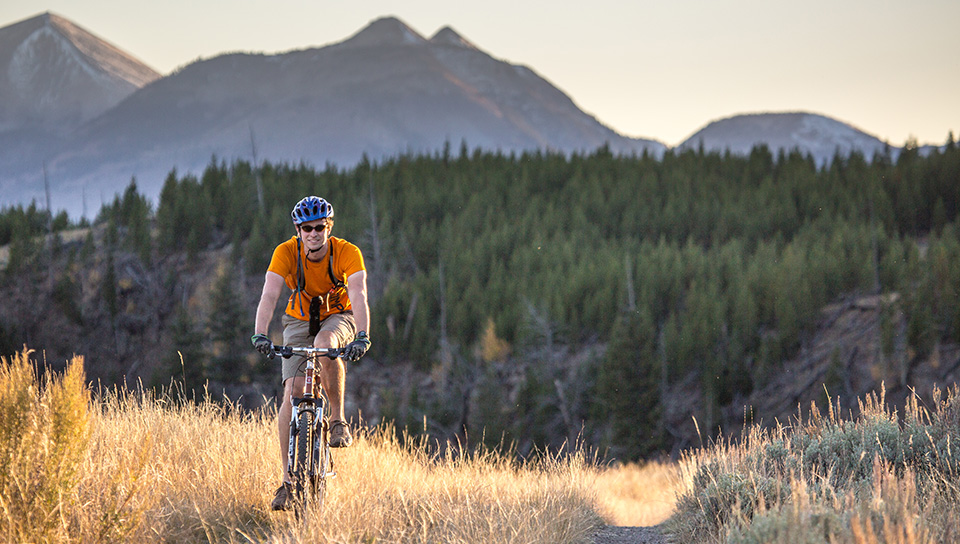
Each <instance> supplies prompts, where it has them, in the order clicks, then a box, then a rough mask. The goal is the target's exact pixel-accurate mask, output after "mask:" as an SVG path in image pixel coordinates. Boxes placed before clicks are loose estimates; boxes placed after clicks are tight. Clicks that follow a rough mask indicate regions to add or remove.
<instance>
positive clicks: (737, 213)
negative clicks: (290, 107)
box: [0, 146, 960, 459]
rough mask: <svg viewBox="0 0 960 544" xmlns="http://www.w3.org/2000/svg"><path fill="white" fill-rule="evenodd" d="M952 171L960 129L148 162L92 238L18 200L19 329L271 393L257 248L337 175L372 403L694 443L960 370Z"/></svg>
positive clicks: (95, 358) (360, 396)
mask: <svg viewBox="0 0 960 544" xmlns="http://www.w3.org/2000/svg"><path fill="white" fill-rule="evenodd" d="M957 179H960V154H958V151H957V148H956V146H952V147H948V148H947V150H946V152H945V153H944V154H943V155H940V154H931V155H930V156H928V157H922V156H920V155H919V154H917V153H916V152H915V151H913V152H905V153H903V154H901V156H900V157H899V158H898V160H897V162H896V163H890V162H884V161H879V162H877V163H874V164H867V163H865V162H864V161H862V160H858V158H857V157H853V158H851V159H850V160H848V161H838V162H835V163H833V164H832V165H831V167H830V168H828V169H822V168H817V167H816V165H815V164H814V163H813V161H811V160H810V159H809V158H807V157H804V156H802V155H800V154H797V153H793V154H790V155H788V156H786V157H785V158H784V160H783V161H774V160H773V158H772V156H771V155H770V154H769V153H766V154H765V153H764V152H763V150H757V151H755V152H753V153H751V155H750V156H749V157H740V156H735V155H731V156H727V155H720V154H703V153H700V152H695V151H688V152H684V153H682V154H679V155H674V154H673V153H667V154H665V155H664V157H663V159H661V160H656V159H653V158H650V157H617V156H614V155H613V154H611V153H610V152H609V151H604V150H600V151H598V152H597V153H595V154H593V155H589V156H578V157H567V156H564V155H559V154H556V155H543V154H528V155H523V156H521V157H506V156H503V155H500V154H477V153H474V154H470V153H469V152H467V151H466V150H462V152H461V153H460V154H459V155H452V154H451V155H449V156H437V157H434V156H429V157H427V156H421V157H414V158H402V159H398V160H395V161H390V162H387V163H384V164H380V165H373V164H364V165H361V166H360V167H358V168H356V169H354V170H345V171H339V170H333V169H327V170H324V171H322V172H318V171H315V170H312V169H310V168H308V167H305V166H303V165H300V166H297V167H291V166H289V165H272V164H265V165H263V166H262V167H261V168H259V169H256V170H254V169H251V168H250V165H249V164H248V163H244V162H238V163H234V164H232V165H227V164H226V163H211V164H210V165H209V166H208V168H207V169H206V170H205V172H204V174H203V176H202V177H201V178H199V179H198V178H195V177H193V176H190V175H185V176H182V177H178V176H171V177H170V178H169V179H168V181H167V183H166V184H165V186H164V189H163V191H162V198H161V201H160V204H159V206H158V207H157V208H156V209H152V208H151V206H150V204H149V202H148V201H147V200H146V198H145V197H144V196H143V195H142V194H140V193H139V191H138V189H137V186H136V185H135V184H131V185H130V186H129V187H128V188H127V190H125V191H124V194H123V195H118V196H117V198H116V199H115V200H114V202H113V203H112V204H110V205H109V206H107V207H106V208H105V209H104V211H103V213H102V214H101V217H100V218H99V220H98V221H97V223H96V224H95V225H94V228H93V229H92V230H91V231H90V233H89V235H87V236H84V237H83V239H82V240H79V241H74V242H67V241H65V240H66V237H65V234H64V229H66V228H67V227H68V226H69V225H68V221H67V219H66V217H65V216H63V217H60V216H58V217H57V218H54V219H53V221H52V222H51V221H50V218H49V217H46V216H45V215H44V212H42V211H40V210H37V209H36V208H30V209H16V210H12V211H10V212H7V213H4V214H0V242H6V241H9V242H10V247H9V249H8V253H7V255H8V262H7V265H6V270H5V274H4V281H3V284H2V286H0V288H2V292H0V295H2V296H3V297H4V300H6V301H9V302H8V304H7V306H5V307H6V308H7V311H6V312H5V313H4V314H3V315H2V316H0V348H2V349H3V350H6V352H10V351H11V350H15V349H19V348H20V347H22V345H23V344H24V343H26V344H28V345H30V346H38V347H42V349H44V350H45V351H46V355H47V358H48V360H49V361H54V362H56V361H62V360H64V359H65V358H67V357H69V356H70V354H71V353H74V352H78V351H79V352H82V353H84V354H85V355H86V356H87V357H88V360H90V361H91V369H90V372H91V375H92V376H93V377H95V378H100V379H101V380H103V381H105V382H107V383H119V382H122V381H124V380H126V381H127V383H130V382H135V381H136V380H137V379H138V378H141V379H143V380H144V381H145V383H155V384H162V383H168V382H169V381H170V380H171V379H174V380H177V381H181V382H185V383H186V384H187V386H188V387H191V388H199V387H202V385H203V384H204V382H206V381H209V382H210V383H211V384H212V385H213V386H215V387H221V386H224V385H228V386H229V387H228V389H229V394H230V395H232V396H237V395H240V394H243V396H244V399H245V400H244V402H245V403H249V404H256V403H257V402H258V399H260V397H261V395H263V394H266V395H267V396H268V397H270V396H272V394H273V393H272V391H274V390H275V385H276V382H275V376H274V374H273V370H274V369H273V367H272V366H270V365H269V363H267V362H266V361H265V360H262V359H261V358H258V357H257V356H256V355H255V354H254V353H253V351H252V349H251V348H250V346H249V345H248V340H247V339H248V337H249V327H250V316H251V315H253V311H254V308H255V306H256V302H257V299H258V295H259V290H260V286H261V285H262V278H263V271H264V268H265V267H266V263H267V262H269V258H270V255H271V252H272V249H273V247H274V246H275V245H276V244H277V243H278V241H279V240H284V239H286V238H287V237H289V236H290V235H291V233H292V229H291V225H290V222H289V221H290V220H289V206H290V202H295V201H296V200H297V199H298V198H299V197H300V196H302V195H303V194H310V193H312V192H314V191H316V189H317V188H322V189H323V193H322V194H323V196H324V197H325V198H328V199H329V200H330V201H331V202H334V203H335V205H336V207H337V217H338V220H337V226H336V229H335V232H334V236H342V237H344V238H346V239H348V240H351V241H355V242H356V243H357V244H358V245H359V246H360V247H361V248H362V250H363V252H364V256H365V262H366V266H367V268H368V271H369V275H370V280H369V282H368V287H369V290H370V296H371V300H372V302H371V304H372V313H373V323H372V331H373V335H372V336H373V341H374V344H373V347H372V350H371V352H370V353H369V354H368V356H367V357H365V359H364V361H363V362H362V363H361V364H359V365H354V366H352V367H351V378H350V380H349V384H350V385H349V387H350V388H351V391H350V396H349V397H348V398H349V399H350V400H348V410H350V413H352V414H356V415H357V416H359V415H360V414H361V413H362V414H363V417H364V418H366V419H367V420H369V421H372V422H377V421H382V420H392V421H396V422H398V423H399V424H400V425H401V426H409V427H410V428H416V429H423V431H422V432H425V433H427V434H430V435H431V436H441V437H450V436H460V437H464V436H466V437H469V436H473V437H474V440H482V441H483V442H485V443H488V445H495V444H496V443H499V442H500V440H501V439H503V440H505V441H506V442H507V443H513V444H515V445H516V448H517V450H518V451H519V452H521V453H524V452H529V451H532V450H533V449H535V448H537V447H547V448H552V447H560V446H561V445H562V444H563V443H564V441H572V440H577V439H580V440H582V441H583V442H584V443H585V444H589V445H591V446H596V447H598V448H600V449H601V450H603V451H605V452H608V454H609V455H610V456H612V457H616V458H628V459H636V458H639V457H643V456H647V455H652V454H655V453H656V452H662V451H672V452H677V451H679V450H680V449H682V448H685V447H689V446H692V445H696V444H697V443H699V442H698V441H699V440H700V438H699V437H698V435H699V436H703V435H704V434H705V435H706V436H712V435H715V434H716V433H717V430H718V429H732V428H739V427H741V426H742V424H743V418H744V406H752V407H753V409H754V412H753V413H752V414H751V415H750V417H751V418H755V420H757V421H766V422H768V423H769V422H771V421H773V420H774V419H775V418H779V417H781V416H782V415H783V414H784V413H788V412H790V411H792V410H793V409H794V408H795V407H796V405H797V404H805V403H807V402H808V401H809V400H814V399H816V398H817V397H818V395H819V394H820V391H822V389H823V385H824V384H825V385H826V386H827V389H828V391H830V392H831V393H830V394H831V396H833V395H834V394H836V395H840V396H842V397H851V398H852V397H856V396H857V395H861V394H863V393H864V392H865V391H869V390H872V389H874V388H876V387H878V386H879V384H880V382H881V381H884V382H885V383H886V386H887V388H888V390H889V391H890V393H891V398H893V399H903V398H905V391H906V390H907V389H906V388H907V387H916V388H917V389H918V391H920V390H921V388H922V389H923V390H925V391H927V392H929V391H930V390H932V386H933V383H942V381H943V380H950V379H952V377H954V372H955V366H956V361H955V360H953V359H954V358H955V357H956V348H954V347H953V346H955V345H956V344H957V343H958V341H960V327H958V326H957V323H960V319H958V317H957V316H958V313H957V312H958V310H957V308H958V307H960V304H958V303H957V297H958V293H960V288H958V287H957V286H960V273H958V272H957V269H956V267H953V266H952V265H951V263H954V262H957V260H960V235H958V231H957V229H956V227H955V220H956V217H957V210H958V203H957V200H956V193H955V192H952V193H951V192H950V191H949V190H948V189H947V188H949V187H955V186H956V180H957ZM258 180H260V181H261V183H262V184H263V192H262V194H263V195H264V199H263V201H262V204H261V201H260V200H259V199H258V196H257V195H258V191H257V188H256V184H257V181H258ZM358 187H362V189H361V190H358ZM638 187H640V188H641V189H640V190H639V191H638ZM210 210H216V211H217V212H216V213H210ZM48 226H52V227H53V229H54V230H55V231H57V232H58V234H57V236H56V237H53V238H52V239H51V240H49V241H47V242H46V243H40V240H42V238H38V237H36V235H39V234H40V233H42V232H45V231H46V230H47V229H48V228H49V227H48ZM25 232H32V233H34V236H32V237H27V236H25V235H24V234H23V233H25ZM37 270H40V271H43V273H42V274H41V275H40V279H39V280H38V279H37V275H36V274H34V273H32V272H33V271H37ZM877 294H880V295H882V296H880V297H877ZM38 304H39V305H43V306H44V307H45V308H48V311H44V312H37V311H36V308H37V307H38ZM833 304H839V306H836V307H832V306H831V305H833ZM871 308H872V309H871ZM824 312H826V314H825V313H824ZM825 316H826V317H825ZM825 319H826V321H825ZM836 327H843V328H836ZM271 330H272V333H273V334H274V335H275V338H276V339H279V337H278V336H276V335H277V333H278V331H279V326H278V324H277V323H276V322H274V324H273V326H272V329H271ZM938 365H939V366H938ZM921 394H927V393H921ZM638 406H640V407H644V409H643V410H638V409H637V407H638ZM694 418H696V423H695V420H694ZM697 427H699V430H700V432H699V433H698V428H697ZM725 432H730V431H725ZM478 436H479V437H480V438H477V437H478Z"/></svg>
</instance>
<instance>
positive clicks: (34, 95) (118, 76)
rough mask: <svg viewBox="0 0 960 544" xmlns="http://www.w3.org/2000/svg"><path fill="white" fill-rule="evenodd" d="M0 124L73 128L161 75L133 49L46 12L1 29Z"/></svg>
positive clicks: (0, 126) (1, 126)
mask: <svg viewBox="0 0 960 544" xmlns="http://www.w3.org/2000/svg"><path fill="white" fill-rule="evenodd" d="M0 67H3V68H4V70H3V71H2V72H0V88H2V89H4V100H3V103H2V104H0V128H6V129H12V128H16V127H21V128H22V127H23V126H26V125H31V126H37V125H41V126H45V127H47V128H53V129H57V130H60V129H69V128H70V127H73V126H76V125H78V124H80V123H82V122H84V121H87V120H89V119H92V118H93V117H95V116H97V115H99V114H100V113H102V112H104V111H106V110H107V109H109V108H111V107H113V106H115V105H116V104H117V103H119V102H120V101H121V100H123V99H124V98H125V97H127V96H129V95H130V93H132V92H133V91H135V90H136V89H138V88H140V87H143V86H144V85H146V84H147V83H150V82H151V81H153V80H155V79H157V78H159V77H160V74H159V73H157V72H156V71H155V70H153V69H152V68H150V67H149V66H147V65H145V64H143V63H142V62H140V61H139V60H137V59H135V58H134V57H133V56H131V55H130V54H129V53H126V52H124V51H122V50H121V49H120V48H118V47H116V46H114V45H112V44H110V43H108V42H107V41H105V40H103V39H102V38H99V37H97V36H95V35H93V34H92V33H90V32H88V31H87V30H84V29H83V28H81V27H79V26H78V25H76V24H74V23H73V22H71V21H70V20H68V19H66V18H65V17H61V16H59V15H57V14H55V13H51V12H49V11H48V12H45V13H41V14H40V15H36V16H34V17H31V18H29V19H25V20H23V21H20V22H18V23H14V24H12V25H9V26H6V27H3V28H0Z"/></svg>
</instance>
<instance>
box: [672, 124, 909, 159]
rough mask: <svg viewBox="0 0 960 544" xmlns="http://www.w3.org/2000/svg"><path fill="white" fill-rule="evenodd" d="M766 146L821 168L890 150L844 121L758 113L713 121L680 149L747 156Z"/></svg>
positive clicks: (686, 141) (891, 150)
mask: <svg viewBox="0 0 960 544" xmlns="http://www.w3.org/2000/svg"><path fill="white" fill-rule="evenodd" d="M759 144H766V146H767V147H768V148H770V150H771V151H772V152H773V153H774V154H776V153H777V152H778V151H779V150H781V149H782V150H784V151H787V152H789V151H792V150H794V149H797V150H799V151H800V152H801V153H803V154H804V155H807V154H809V155H811V156H813V158H814V160H816V162H817V164H818V165H823V164H826V163H828V162H829V161H830V160H831V159H833V157H834V156H836V155H837V154H838V153H839V154H840V155H841V156H847V155H849V154H850V152H851V151H853V150H857V151H859V152H860V153H862V154H863V155H864V157H866V159H867V160H868V161H869V160H872V159H873V157H874V156H875V155H877V154H883V153H886V152H887V151H888V150H889V151H890V153H891V154H892V155H894V156H895V153H896V151H898V150H897V149H893V148H889V146H888V145H887V144H885V143H884V142H882V141H880V140H879V139H878V138H876V137H874V136H871V135H869V134H867V133H866V132H863V131H861V130H859V129H857V128H854V127H852V126H850V125H848V124H846V123H844V122H842V121H837V120H836V119H831V118H829V117H825V116H823V115H818V114H815V113H805V112H790V113H754V114H744V115H735V116H733V117H728V118H726V119H720V120H717V121H713V122H711V123H710V124H708V125H707V126H705V127H703V128H702V129H700V130H698V131H697V132H696V133H694V134H693V136H690V137H689V138H687V139H686V140H685V141H684V142H683V143H681V144H680V145H679V146H678V148H680V149H699V148H700V147H701V146H702V147H703V148H704V150H706V151H719V152H725V151H727V150H729V151H730V153H733V154H740V155H746V154H749V153H750V150H751V149H753V148H754V146H756V145H759Z"/></svg>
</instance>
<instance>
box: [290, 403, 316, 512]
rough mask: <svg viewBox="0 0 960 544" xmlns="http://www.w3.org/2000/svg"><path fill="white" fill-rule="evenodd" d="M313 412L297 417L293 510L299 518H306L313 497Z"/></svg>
mask: <svg viewBox="0 0 960 544" xmlns="http://www.w3.org/2000/svg"><path fill="white" fill-rule="evenodd" d="M313 431H314V428H313V412H310V411H303V412H301V413H300V415H299V416H298V417H297V438H296V445H295V450H294V451H295V457H294V462H293V474H292V476H293V497H294V503H293V509H294V512H296V514H297V517H298V518H303V517H304V512H305V511H306V508H307V504H308V502H309V501H310V499H311V497H310V495H311V494H312V493H311V489H310V488H311V487H312V485H311V484H310V480H311V479H312V478H311V474H312V473H313V455H312V453H313V452H312V449H313V448H312V445H313V434H314V432H313Z"/></svg>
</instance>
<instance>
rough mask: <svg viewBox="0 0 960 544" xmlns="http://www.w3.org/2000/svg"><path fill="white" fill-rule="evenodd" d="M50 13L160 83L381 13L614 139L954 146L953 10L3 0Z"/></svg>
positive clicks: (822, 2) (428, 0) (775, 4)
mask: <svg viewBox="0 0 960 544" xmlns="http://www.w3.org/2000/svg"><path fill="white" fill-rule="evenodd" d="M45 11H52V12H54V13H57V14H59V15H61V16H63V17H66V18H67V19H70V20H71V21H73V22H74V23H76V24H78V25H80V26H81V27H83V28H85V29H87V30H88V31H90V32H92V33H94V34H96V35H97V36H100V37H101V38H103V39H105V40H107V41H109V42H111V43H113V44H114V45H116V46H118V47H120V48H121V49H124V50H125V51H127V52H129V53H130V54H132V55H133V56H135V57H137V58H139V59H140V60H141V61H143V62H145V63H146V64H147V65H149V66H151V67H153V68H154V69H155V70H157V71H158V72H161V73H163V74H167V73H169V72H171V71H172V70H174V69H175V68H177V67H179V66H184V65H186V64H189V63H191V62H193V61H194V60H197V59H198V58H209V57H213V56H216V55H218V54H220V53H225V52H235V51H245V52H257V53H268V54H269V53H282V52H286V51H290V50H293V49H304V48H308V47H318V46H323V45H327V44H331V43H335V42H339V41H342V40H344V39H346V38H348V37H350V36H351V35H353V34H354V33H356V32H357V31H359V30H360V29H361V28H363V27H365V26H366V25H367V24H368V23H370V22H371V21H372V20H374V19H377V18H380V17H384V16H395V17H397V18H399V19H401V20H402V21H404V22H405V23H406V24H408V25H409V26H410V27H411V28H413V29H414V30H416V31H417V32H419V33H420V34H421V35H423V36H424V37H426V38H429V37H431V36H432V35H433V34H434V33H435V32H436V31H437V30H439V29H440V28H442V27H444V26H451V27H452V28H453V29H454V30H456V31H457V32H459V33H460V34H461V35H462V36H463V37H464V38H466V39H468V40H470V41H471V42H473V43H474V44H475V45H476V46H477V47H479V48H480V49H482V50H484V51H485V52H487V53H488V54H490V55H492V56H493V57H495V58H498V59H501V60H505V61H508V62H511V63H513V64H522V65H526V66H528V67H530V68H532V69H533V70H534V71H536V72H537V73H538V74H540V75H541V76H542V77H544V78H546V79H547V80H549V81H550V82H551V83H553V84H554V85H556V86H557V87H559V88H560V89H561V90H563V91H564V92H566V93H567V95H569V96H570V97H571V98H572V99H573V101H574V102H576V104H577V105H578V106H579V107H580V108H581V109H583V110H584V111H586V112H588V113H590V114H592V115H594V116H595V117H597V119H599V120H600V121H601V122H603V123H604V124H606V125H608V126H610V127H611V128H613V129H614V130H616V131H618V132H620V133H622V134H624V135H627V136H635V137H644V138H652V139H656V140H659V141H661V142H663V143H665V144H667V145H671V146H673V145H677V144H679V143H680V142H682V141H683V140H684V139H686V138H687V137H688V136H690V135H691V134H693V133H694V132H696V131H697V130H699V129H700V128H702V127H703V126H704V125H706V124H707V123H709V122H710V121H714V120H717V119H721V118H724V117H729V116H731V115H736V114H740V113H756V112H766V111H772V112H782V111H808V112H813V113H819V114H823V115H827V116H830V117H833V118H836V119H839V120H841V121H844V122H847V123H850V124H851V125H853V126H855V127H857V128H859V129H861V130H863V131H865V132H867V133H869V134H872V135H874V136H877V137H878V138H880V139H881V140H885V141H887V142H889V143H890V144H892V145H896V146H900V145H903V143H904V142H905V141H906V140H907V139H908V138H914V139H916V140H917V141H919V143H920V144H925V143H934V144H943V143H944V142H945V141H946V139H947V133H948V132H950V131H953V133H954V137H955V139H958V138H960V32H958V30H957V29H958V28H960V1H958V0H914V1H912V2H907V1H904V0H896V1H894V0H807V1H806V2H796V1H791V2H786V1H781V0H762V1H761V0H729V1H728V0H672V1H664V0H658V1H637V0H633V1H631V0H576V1H570V0H559V1H554V2H531V1H529V0H484V1H482V2H455V1H452V0H405V1H403V2H387V1H383V0H362V1H360V2H346V1H339V2H332V1H329V0H270V1H266V0H162V1H157V0H149V1H148V0H46V1H43V0H3V1H2V2H0V27H2V26H7V25H8V24H11V23H14V22H16V21H20V20H22V19H26V18H28V17H32V16H34V15H37V14H39V13H42V12H45Z"/></svg>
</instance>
